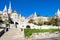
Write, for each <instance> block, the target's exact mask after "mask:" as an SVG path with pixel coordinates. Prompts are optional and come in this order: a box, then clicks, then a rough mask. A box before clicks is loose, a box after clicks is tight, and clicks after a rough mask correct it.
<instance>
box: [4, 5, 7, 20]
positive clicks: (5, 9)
mask: <svg viewBox="0 0 60 40" xmlns="http://www.w3.org/2000/svg"><path fill="white" fill-rule="evenodd" d="M3 20H8V13H7V7H6V5H5V7H4V10H3Z"/></svg>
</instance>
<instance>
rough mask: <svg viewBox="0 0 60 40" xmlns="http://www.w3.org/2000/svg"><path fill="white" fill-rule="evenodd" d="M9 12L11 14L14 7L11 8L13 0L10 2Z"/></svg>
mask: <svg viewBox="0 0 60 40" xmlns="http://www.w3.org/2000/svg"><path fill="white" fill-rule="evenodd" d="M8 13H9V14H11V13H12V9H11V2H10V3H9V8H8Z"/></svg>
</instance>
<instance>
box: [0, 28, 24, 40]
mask: <svg viewBox="0 0 60 40" xmlns="http://www.w3.org/2000/svg"><path fill="white" fill-rule="evenodd" d="M0 40H24V33H23V31H21V29H17V28H13V29H9V31H8V32H6V33H4V35H2V36H1V38H0Z"/></svg>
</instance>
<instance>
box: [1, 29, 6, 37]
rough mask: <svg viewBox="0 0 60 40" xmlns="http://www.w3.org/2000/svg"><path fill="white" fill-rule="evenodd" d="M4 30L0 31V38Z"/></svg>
mask: <svg viewBox="0 0 60 40" xmlns="http://www.w3.org/2000/svg"><path fill="white" fill-rule="evenodd" d="M4 32H5V31H4V29H0V37H1V36H2V35H3V34H4Z"/></svg>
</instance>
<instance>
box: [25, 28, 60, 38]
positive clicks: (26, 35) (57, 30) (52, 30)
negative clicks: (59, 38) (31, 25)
mask: <svg viewBox="0 0 60 40" xmlns="http://www.w3.org/2000/svg"><path fill="white" fill-rule="evenodd" d="M59 31H60V29H24V34H25V37H29V36H30V35H32V33H44V32H59Z"/></svg>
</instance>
